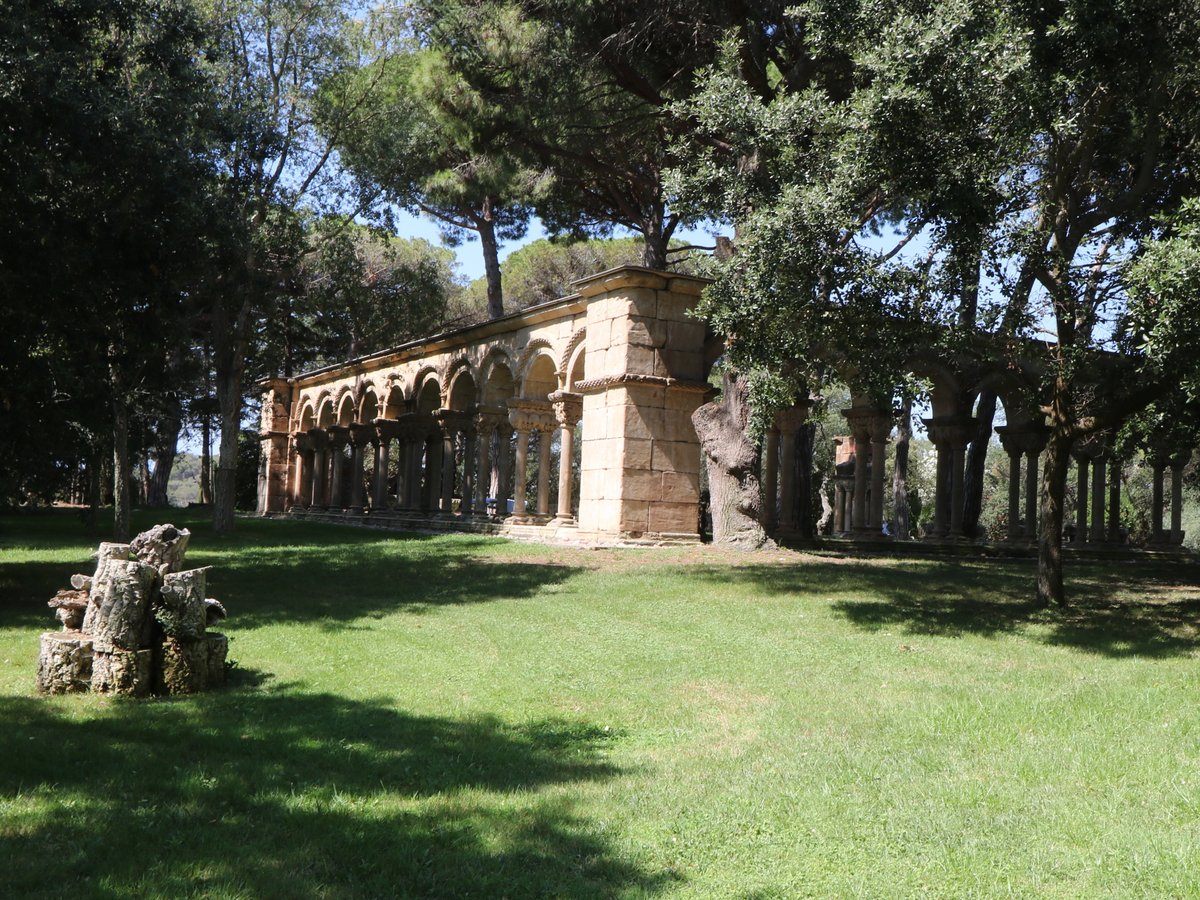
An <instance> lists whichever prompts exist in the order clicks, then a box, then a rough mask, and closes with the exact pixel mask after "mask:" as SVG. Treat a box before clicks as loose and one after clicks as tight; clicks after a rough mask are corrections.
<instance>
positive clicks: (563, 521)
mask: <svg viewBox="0 0 1200 900" xmlns="http://www.w3.org/2000/svg"><path fill="white" fill-rule="evenodd" d="M546 524H547V525H575V524H577V522H576V519H575V517H574V516H555V517H554V518H553V519H551V520H550V521H549V522H547V523H546Z"/></svg>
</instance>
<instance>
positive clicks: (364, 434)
mask: <svg viewBox="0 0 1200 900" xmlns="http://www.w3.org/2000/svg"><path fill="white" fill-rule="evenodd" d="M377 439H378V436H377V434H376V431H375V426H374V425H368V424H366V423H365V422H355V423H354V424H353V425H351V426H350V443H351V445H352V446H355V447H365V446H366V445H367V444H372V443H374V442H375V441H376V440H377Z"/></svg>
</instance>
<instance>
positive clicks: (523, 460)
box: [512, 422, 529, 518]
mask: <svg viewBox="0 0 1200 900" xmlns="http://www.w3.org/2000/svg"><path fill="white" fill-rule="evenodd" d="M513 424H514V427H515V429H516V432H517V459H516V465H515V466H514V469H515V470H516V471H515V473H514V474H515V477H514V478H513V486H512V493H513V511H512V514H513V517H514V518H524V516H525V472H526V471H527V466H528V460H529V429H528V428H526V427H522V426H524V425H525V422H520V423H513Z"/></svg>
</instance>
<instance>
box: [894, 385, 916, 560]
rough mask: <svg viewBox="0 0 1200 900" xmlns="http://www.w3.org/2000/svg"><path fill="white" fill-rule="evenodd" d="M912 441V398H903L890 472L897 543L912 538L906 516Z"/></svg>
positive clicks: (907, 516)
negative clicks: (893, 463) (910, 443)
mask: <svg viewBox="0 0 1200 900" xmlns="http://www.w3.org/2000/svg"><path fill="white" fill-rule="evenodd" d="M911 440H912V398H911V397H905V398H904V406H903V407H902V408H901V410H900V421H899V422H897V423H896V465H895V468H894V470H893V472H892V510H893V512H894V513H895V522H893V523H892V535H893V536H894V537H895V538H896V540H898V541H907V540H908V539H909V538H910V537H912V523H911V522H910V521H909V515H908V447H909V442H910V441H911Z"/></svg>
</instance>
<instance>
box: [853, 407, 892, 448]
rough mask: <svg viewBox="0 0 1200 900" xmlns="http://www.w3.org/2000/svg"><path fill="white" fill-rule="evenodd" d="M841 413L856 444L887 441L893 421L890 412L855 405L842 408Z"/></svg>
mask: <svg viewBox="0 0 1200 900" xmlns="http://www.w3.org/2000/svg"><path fill="white" fill-rule="evenodd" d="M842 415H843V416H845V417H846V424H848V425H849V426H850V432H851V434H853V435H854V441H855V443H856V444H866V443H876V444H879V443H887V439H888V437H889V436H890V435H891V433H892V425H893V424H894V423H893V420H892V414H891V413H890V412H883V411H881V410H878V409H875V408H873V407H870V406H856V407H853V408H852V409H843V410H842Z"/></svg>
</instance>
